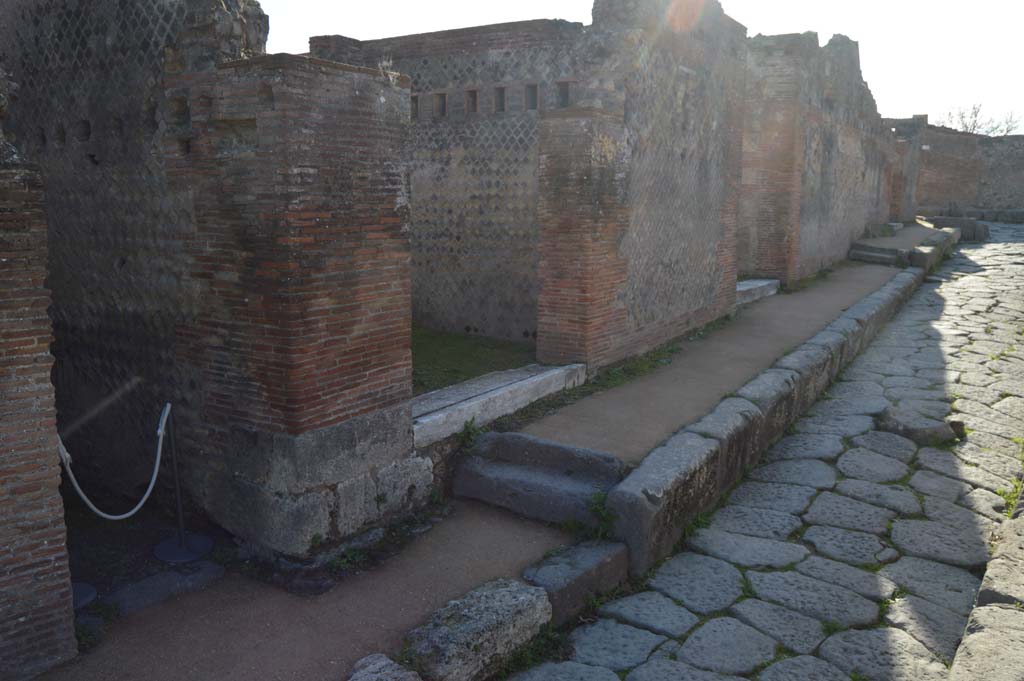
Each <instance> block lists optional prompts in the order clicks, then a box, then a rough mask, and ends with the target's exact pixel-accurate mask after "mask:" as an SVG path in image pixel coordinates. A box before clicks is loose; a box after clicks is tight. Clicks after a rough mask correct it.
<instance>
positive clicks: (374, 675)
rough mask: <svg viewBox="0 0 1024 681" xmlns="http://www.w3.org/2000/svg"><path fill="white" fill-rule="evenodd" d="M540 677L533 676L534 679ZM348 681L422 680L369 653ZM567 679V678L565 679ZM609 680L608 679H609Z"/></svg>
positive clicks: (386, 659)
mask: <svg viewBox="0 0 1024 681" xmlns="http://www.w3.org/2000/svg"><path fill="white" fill-rule="evenodd" d="M541 678H547V677H535V681H540V679H541ZM349 681H423V680H422V678H421V677H420V675H419V674H417V673H416V672H413V671H409V670H408V669H406V668H405V667H403V666H402V665H400V664H398V663H397V662H394V661H393V660H391V659H389V658H388V657H387V656H385V655H370V656H369V657H364V658H363V659H361V660H359V662H356V666H355V667H354V668H353V669H352V676H350V677H349ZM566 681H568V679H567V680H566ZM609 681H610V680H609Z"/></svg>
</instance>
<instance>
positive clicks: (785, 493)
mask: <svg viewBox="0 0 1024 681" xmlns="http://www.w3.org/2000/svg"><path fill="white" fill-rule="evenodd" d="M817 493H818V490H816V489H814V488H813V487H807V486H805V485H783V484H779V483H774V482H744V483H743V484H741V485H740V486H738V487H737V488H736V489H735V490H733V493H732V495H730V496H729V503H730V504H735V505H737V506H748V507H750V508H764V509H767V510H770V511H781V512H783V513H794V514H800V513H803V512H804V511H805V510H806V509H807V506H808V505H810V503H811V499H813V498H814V495H815V494H817Z"/></svg>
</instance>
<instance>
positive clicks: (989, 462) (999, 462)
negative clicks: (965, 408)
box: [952, 442, 1022, 480]
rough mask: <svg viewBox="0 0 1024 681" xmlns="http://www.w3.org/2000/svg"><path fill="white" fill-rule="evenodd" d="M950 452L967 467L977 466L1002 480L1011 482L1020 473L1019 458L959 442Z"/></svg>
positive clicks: (970, 443) (971, 443) (969, 443)
mask: <svg viewBox="0 0 1024 681" xmlns="http://www.w3.org/2000/svg"><path fill="white" fill-rule="evenodd" d="M952 451H953V454H956V456H957V457H958V458H960V459H962V460H963V461H964V463H966V464H967V465H968V466H977V467H978V468H981V469H983V470H986V471H988V472H989V473H994V474H995V475H998V476H999V477H1000V478H1002V479H1004V480H1013V479H1015V478H1016V477H1017V476H1018V475H1020V474H1021V471H1022V466H1021V460H1020V457H1019V456H1007V455H1005V454H1002V453H1000V452H994V451H990V450H987V449H984V448H982V447H979V446H978V445H976V444H974V443H973V442H960V443H959V444H957V445H955V446H954V447H953V450H952Z"/></svg>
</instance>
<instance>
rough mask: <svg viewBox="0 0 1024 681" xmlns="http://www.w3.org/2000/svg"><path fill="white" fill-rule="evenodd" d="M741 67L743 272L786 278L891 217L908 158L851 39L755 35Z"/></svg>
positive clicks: (824, 260) (831, 258)
mask: <svg viewBox="0 0 1024 681" xmlns="http://www.w3.org/2000/svg"><path fill="white" fill-rule="evenodd" d="M748 67H749V75H748V79H747V99H746V107H747V108H746V122H745V125H744V129H743V191H742V200H741V221H740V224H741V226H742V227H741V231H740V235H739V239H738V259H739V267H740V272H741V275H743V276H759V277H771V278H779V279H782V280H783V281H785V282H787V283H792V282H795V281H798V280H800V279H803V278H806V277H809V276H812V275H814V274H815V273H817V272H819V271H821V270H822V269H825V268H827V267H829V266H830V265H832V264H834V263H835V262H837V261H839V260H843V259H845V258H846V255H847V252H848V251H849V248H850V244H851V243H852V242H853V241H855V240H856V239H858V238H860V237H861V236H862V235H863V233H864V229H865V228H866V227H867V226H868V225H870V224H874V223H883V222H888V220H889V218H890V213H891V212H892V205H893V203H894V201H895V203H896V204H897V206H901V205H902V202H903V199H902V198H901V197H894V196H893V191H894V186H895V187H896V191H898V192H900V193H901V194H902V192H903V191H904V189H903V186H904V183H902V182H901V181H900V180H901V178H902V170H903V165H904V164H905V163H906V159H905V158H904V157H903V156H901V155H900V154H899V152H898V151H897V148H896V145H895V140H894V138H893V135H892V134H891V131H889V130H887V129H885V127H884V126H883V124H882V119H881V117H880V116H879V114H878V110H877V107H876V105H875V100H874V97H873V96H872V94H871V91H870V90H869V89H868V87H867V85H866V84H865V83H864V81H863V78H862V76H861V70H860V57H859V52H858V46H857V43H855V42H853V41H851V40H849V39H848V38H846V37H844V36H838V35H837V36H835V37H833V38H832V40H831V41H830V42H829V43H828V45H826V46H824V47H819V46H818V36H817V34H814V33H805V34H802V35H784V36H758V37H756V38H753V39H751V41H750V51H749V58H748ZM894 180H895V182H894ZM900 212H903V211H902V210H901V211H900Z"/></svg>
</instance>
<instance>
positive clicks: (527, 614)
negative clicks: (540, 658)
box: [406, 579, 551, 681]
mask: <svg viewBox="0 0 1024 681" xmlns="http://www.w3.org/2000/svg"><path fill="white" fill-rule="evenodd" d="M550 621H551V603H550V602H549V601H548V597H547V593H546V592H545V591H544V589H542V588H540V587H536V586H529V585H526V584H523V583H522V582H517V581H514V580H509V579H501V580H497V581H494V582H490V583H488V584H485V585H483V586H481V587H479V588H477V589H474V590H473V591H471V592H469V593H468V594H466V595H465V596H463V597H461V598H459V599H456V600H454V601H450V602H449V603H448V604H447V605H445V606H444V607H443V608H441V609H440V610H438V611H437V612H435V613H434V615H433V616H432V617H431V618H430V620H429V621H428V622H427V623H426V624H424V625H423V626H421V627H419V628H417V629H414V630H412V631H411V632H409V634H408V636H407V637H406V645H407V650H408V653H409V655H410V656H411V659H412V661H413V663H414V666H415V667H416V669H418V670H420V671H421V673H422V675H423V676H425V677H426V679H428V681H474V680H475V679H477V678H484V677H487V676H488V675H490V674H491V673H493V672H494V671H495V670H496V669H497V667H498V666H499V665H500V664H501V663H502V662H503V661H505V660H507V659H508V658H509V656H511V655H512V653H514V652H515V651H516V649H518V648H519V646H521V645H523V644H524V643H526V642H528V641H529V640H530V639H532V638H533V637H534V636H536V635H537V634H538V633H539V632H540V630H541V627H543V626H544V625H545V624H547V623H548V622H550Z"/></svg>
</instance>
